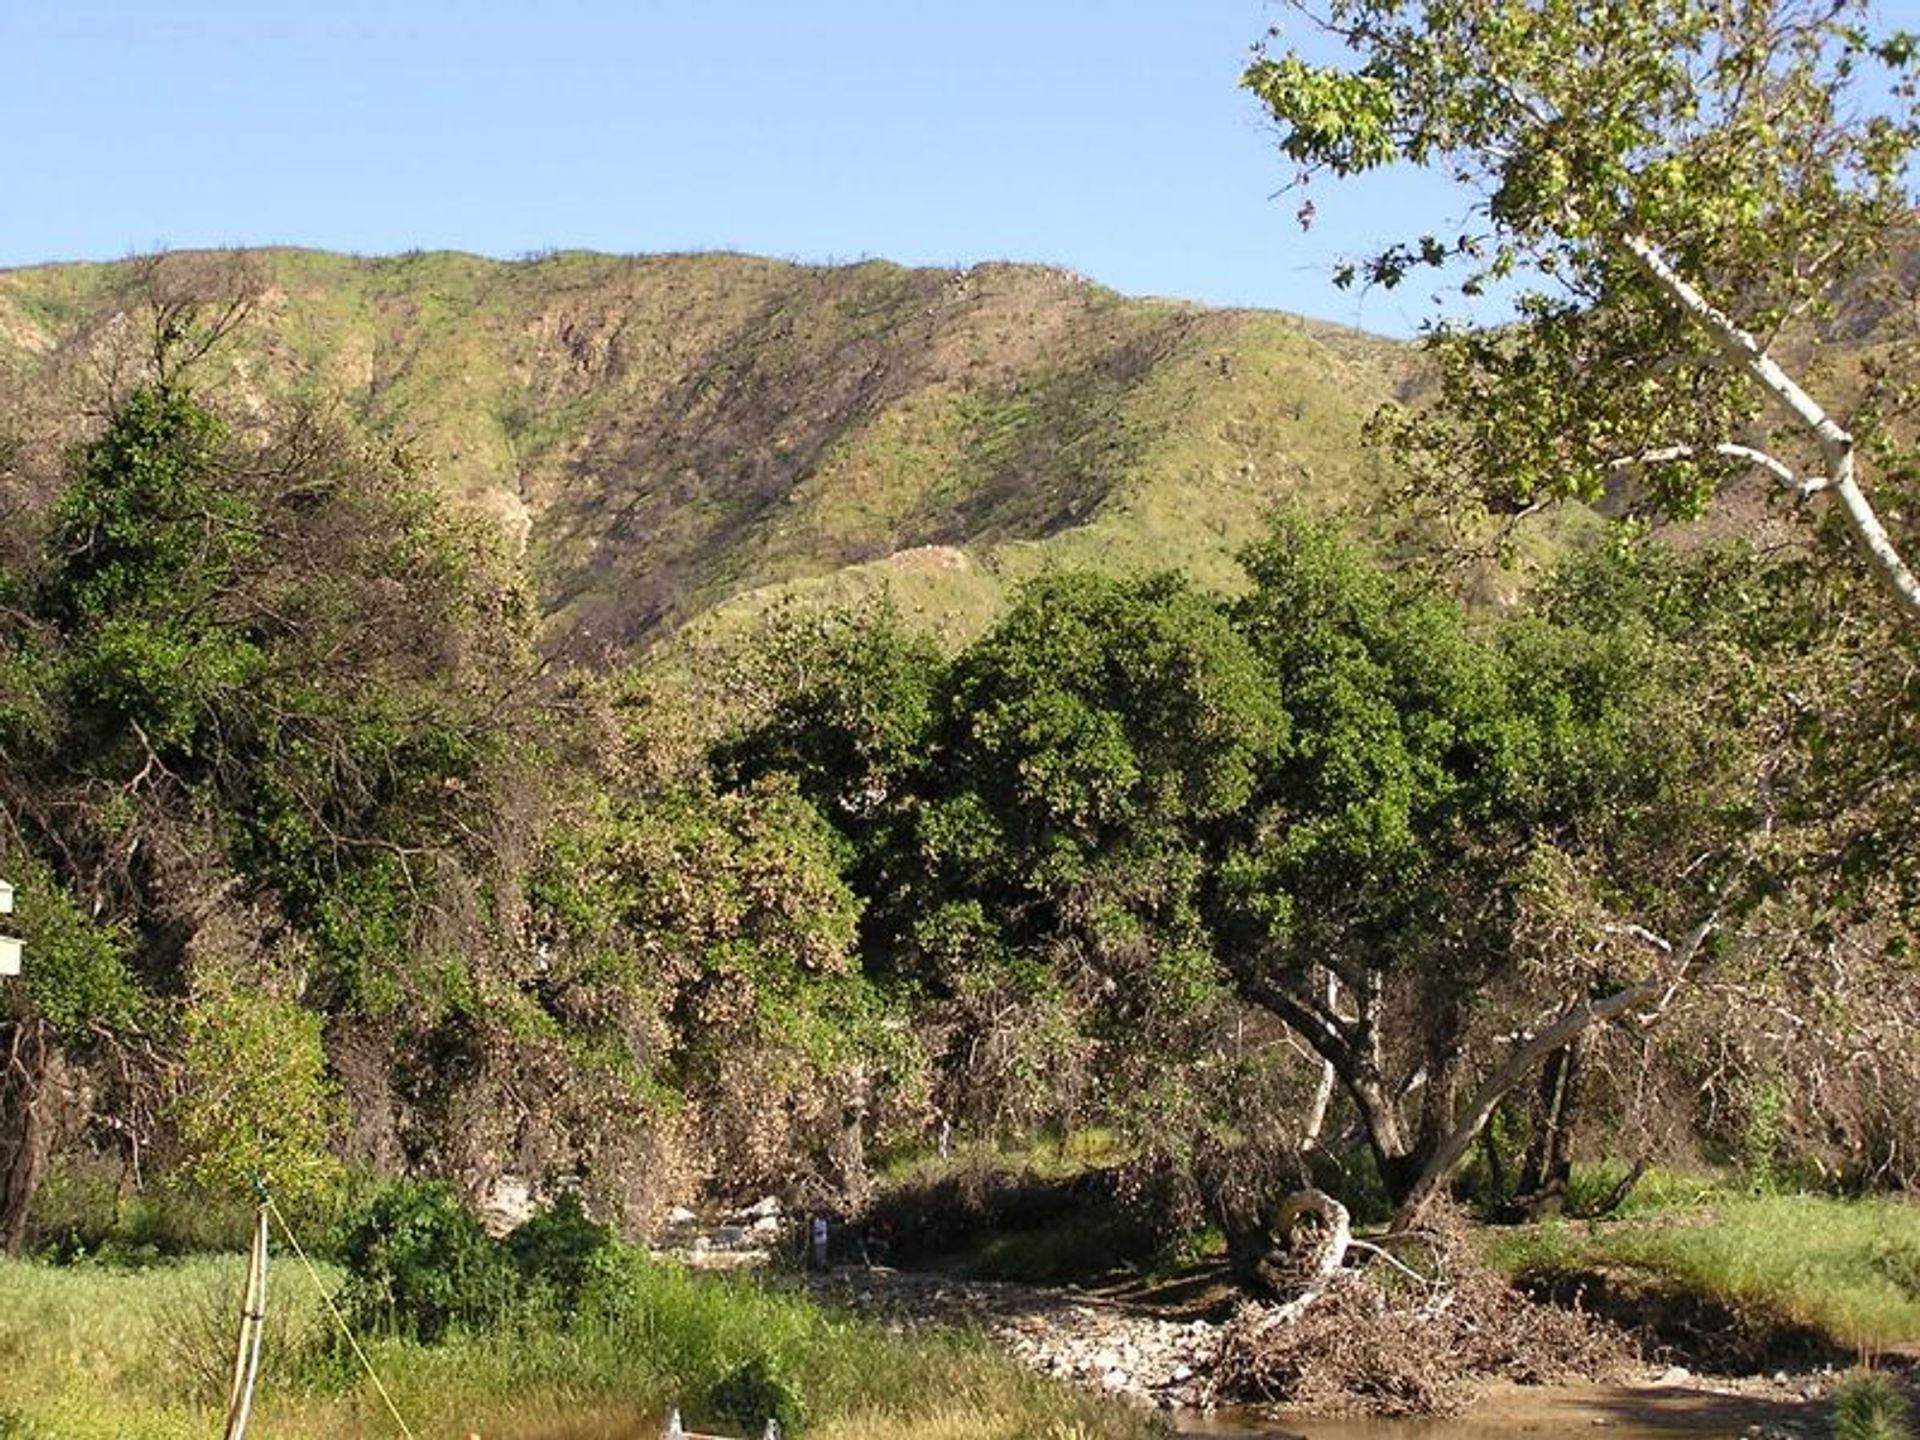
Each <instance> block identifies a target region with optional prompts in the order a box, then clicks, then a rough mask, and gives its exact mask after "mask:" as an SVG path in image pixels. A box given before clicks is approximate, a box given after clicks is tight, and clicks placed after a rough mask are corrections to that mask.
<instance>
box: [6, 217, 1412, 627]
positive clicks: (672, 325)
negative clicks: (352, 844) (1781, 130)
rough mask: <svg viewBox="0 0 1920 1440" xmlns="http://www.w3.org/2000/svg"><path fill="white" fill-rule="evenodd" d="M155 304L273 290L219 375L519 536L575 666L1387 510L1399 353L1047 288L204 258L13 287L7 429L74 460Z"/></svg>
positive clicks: (935, 619) (713, 266) (850, 274)
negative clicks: (353, 430) (786, 607)
mask: <svg viewBox="0 0 1920 1440" xmlns="http://www.w3.org/2000/svg"><path fill="white" fill-rule="evenodd" d="M156 288H158V289H160V290H162V291H164V292H166V293H169V294H180V293H189V294H194V295H197V296H200V297H201V298H203V299H217V298H218V297H220V296H223V295H226V294H231V293H234V292H236V291H242V292H246V293H250V294H252V295H253V296H254V297H255V299H254V303H253V306H252V311H251V314H250V315H249V316H248V318H247V319H246V321H245V322H244V324H243V325H242V326H241V327H240V328H239V329H238V330H237V331H236V332H235V334H234V336H233V337H232V338H231V339H230V340H229V341H228V342H227V343H225V344H224V345H223V346H222V347H220V348H219V349H218V350H216V351H215V352H214V353H213V354H212V355H211V356H210V357H209V358H208V360H207V361H205V362H204V364H203V369H202V371H201V374H200V379H199V383H200V385H201V386H202V387H203V388H204V389H205V390H207V391H208V392H210V393H211V394H213V395H214V396H216V397H218V398H220V399H221V400H223V401H224V402H226V403H227V404H228V405H229V406H230V407H232V408H237V409H238V410H239V411H240V412H241V413H243V414H244V413H249V412H252V413H264V412H265V411H266V410H267V409H269V408H270V407H272V406H274V405H276V404H278V403H280V402H283V401H285V400H289V399H295V398H301V399H306V400H313V401H320V402H322V403H332V404H337V405H339V406H341V407H343V408H344V409H345V410H346V411H347V412H348V413H349V414H350V415H351V416H352V417H353V418H354V419H355V420H356V421H357V422H358V423H359V424H360V425H361V426H363V427H364V428H365V429H366V430H367V432H368V433H370V434H372V435H374V436H377V437H379V438H381V439H382V440H383V441H392V442H399V443H404V444H405V446H406V447H407V448H408V450H409V451H410V452H411V453H412V454H413V455H414V456H415V457H417V458H418V459H419V460H420V461H422V462H423V463H425V464H426V465H427V466H428V467H429V468H430V470H431V471H432V473H433V474H434V475H435V476H436V477H437V478H438V479H439V480H440V481H441V483H442V484H444V485H445V487H446V488H447V489H448V490H449V491H451V492H452V493H454V494H456V495H458V496H461V497H463V498H464V499H465V500H467V501H468V502H470V503H472V504H473V505H476V506H478V507H481V508H482V509H484V510H485V511H486V512H488V513H490V514H493V515H495V516H497V517H498V519H499V522H500V523H501V524H502V525H503V526H505V527H507V528H508V530H509V532H510V533H511V534H513V535H514V536H515V537H516V539H517V540H518V542H519V543H520V544H521V545H522V547H523V551H524V554H525V557H526V562H527V564H528V565H529V567H530V568H531V570H532V573H533V574H534V576H535V577H536V580H537V583H538V587H539V593H540V597H541V602H542V608H543V610H544V612H545V615H546V625H547V632H546V633H547V637H548V642H549V644H550V646H552V647H554V648H559V649H566V650H569V651H572V652H573V653H576V654H580V655H583V656H592V655H594V654H598V653H602V652H603V651H604V650H605V649H606V648H607V647H612V648H614V649H618V650H627V649H629V648H631V647H634V646H640V645H645V644H647V643H649V642H651V641H654V640H656V639H658V638H660V637H661V636H663V635H664V634H666V633H669V632H671V631H672V630H674V629H676V628H678V627H680V626H682V625H684V624H685V623H687V622H688V621H689V620H691V619H693V618H694V617H696V616H698V615H701V614H702V613H704V612H707V611H710V610H712V609H714V607H716V606H722V605H724V604H726V603H727V602H729V601H732V602H734V604H733V607H732V608H734V609H738V608H741V607H746V608H752V607H756V606H758V605H760V604H763V603H765V602H766V600H767V599H768V598H769V597H770V596H774V595H778V594H781V593H785V592H786V591H787V590H789V589H791V588H796V587H797V588H801V589H804V590H807V591H817V592H820V593H824V594H828V595H833V596H852V595H857V594H862V593H867V592H871V591H875V590H879V589H882V588H885V589H888V590H890V591H891V592H892V593H893V594H894V595H895V597H896V599H897V600H898V601H899V603H900V604H901V605H902V606H903V608H904V609H906V611H907V612H908V613H909V614H911V615H913V616H915V617H917V619H918V620H919V621H920V623H923V624H925V625H927V626H929V627H931V628H935V629H938V630H939V631H941V632H943V633H945V634H946V635H948V636H949V637H950V638H958V637H962V636H965V635H968V634H971V633H972V632H974V631H976V630H977V629H978V628H979V627H980V625H981V624H982V623H983V622H984V620H985V618H986V616H988V615H989V614H991V613H992V612H993V611H994V610H995V609H997V607H998V604H999V601H1000V599H1001V597H1002V595H1003V594H1004V592H1005V590H1006V588H1007V586H1008V584H1009V583H1010V582H1012V581H1015V580H1018V579H1020V578H1024V577H1026V576H1028V575H1031V574H1033V573H1035V572H1036V571H1038V570H1040V569H1042V568H1044V567H1046V566H1048V565H1049V564H1053V563H1060V562H1072V563H1091V564H1095V565H1098V566H1101V567H1103V568H1112V569H1122V570H1131V569H1144V568H1158V567H1162V566H1170V565H1177V566H1183V567H1186V568H1188V569H1190V570H1192V571H1193V572H1195V573H1196V574H1198V575H1199V576H1201V577H1203V578H1207V579H1218V578H1223V577H1224V576H1226V575H1227V574H1228V573H1229V572H1228V568H1227V564H1226V560H1227V557H1228V556H1229V555H1231V553H1232V552H1233V551H1234V550H1236V549H1237V548H1238V547H1239V546H1240V545H1242V544H1243V543H1245V542H1246V541H1247V540H1248V539H1249V538H1250V537H1251V536H1252V535H1253V534H1254V533H1255V530H1256V528H1257V526H1258V522H1259V517H1260V516H1261V515H1262V514H1263V513H1264V512H1265V511H1266V509H1267V508H1268V507H1270V506H1271V505H1272V503H1273V502H1274V501H1275V500H1276V499H1278V498H1280V497H1282V496H1288V495H1304V496H1307V497H1310V498H1311V499H1312V500H1313V501H1314V502H1315V503H1318V504H1324V505H1327V506H1341V507H1345V506H1354V505H1364V503H1365V501H1366V499H1367V497H1369V496H1370V495H1372V494H1374V493H1375V487H1374V486H1373V485H1372V484H1371V483H1370V482H1369V476H1368V475H1367V473H1366V472H1365V469H1364V467H1365V465H1366V464H1367V462H1366V460H1365V458H1364V456H1363V454H1362V451H1361V447H1360V446H1359V445H1358V444H1357V440H1358V431H1359V427H1360V425H1361V423H1362V421H1363V420H1364V419H1365V417H1366V415H1367V414H1368V413H1369V412H1370V411H1371V410H1372V408H1373V407H1374V406H1375V405H1376V404H1377V403H1378V402H1379V400H1381V399H1382V398H1384V397H1385V396H1387V395H1388V394H1389V393H1391V392H1392V390H1393V388H1394V387H1395V385H1396V384H1399V383H1402V379H1401V377H1402V372H1403V371H1404V368H1405V367H1406V365H1407V363H1408V360H1407V352H1406V350H1405V349H1404V347H1399V346H1396V345H1393V344H1391V343H1390V342H1386V341H1379V340H1374V339H1371V338H1368V337H1364V336H1360V335H1357V334H1353V333H1348V332H1341V331H1338V330H1335V329H1333V328H1331V327H1325V326H1319V325H1314V324H1311V323H1309V322H1305V321H1301V320H1298V319H1294V318H1291V317H1288V316H1283V315H1278V314H1272V313H1265V312H1257V311H1227V310H1209V309H1205V308H1202V307H1198V306H1194V305H1188V304H1182V303H1178V302H1169V301H1159V300H1135V299H1128V298H1125V297H1123V296H1120V295H1118V294H1115V293H1114V292H1112V291H1109V290H1105V289H1103V288H1101V287H1099V286H1096V285H1093V284H1090V283H1088V282H1087V281H1085V280H1083V279H1081V278H1080V277H1078V276H1075V275H1072V274H1069V273H1066V272H1064V271H1060V270H1054V269H1047V268H1043V267H1036V266H1022V265H1005V264H990V265H979V266H974V267H971V268H969V269H965V270H910V269H905V268H902V267H900V266H896V265H890V264H885V263H881V262H869V263H864V264H859V265H850V266H840V267H815V266H800V265H793V264H786V263H782V262H777V261H771V260H762V259H755V258H752V257H747V256H740V255H728V254H705V255H675V256H646V257H634V258H621V257H614V256H606V255H595V254H583V253H562V254H554V255H550V256H546V257H542V258H538V259H529V260H524V261H517V262H499V261H492V260H485V259H481V258H477V257H474V256H470V255H462V254H450V253H434V254H414V255H407V256H402V257H396V258H391V259H361V258H354V257H348V256H341V255H331V254H324V253H319V252H313V251H302V250H273V251H262V252H248V253H234V254H220V253H199V254H190V253H183V254H177V255H170V256H165V257H161V258H160V259H158V260H150V261H143V262H123V263H120V264H113V265H62V266H48V267H41V268H36V269H30V270H19V271H12V272H8V273H4V274H0V374H3V375H5V376H6V377H7V379H8V388H9V389H10V390H12V391H13V392H14V397H15V401H16V403H15V404H14V405H13V406H12V407H11V409H12V410H13V412H14V414H15V415H16V416H22V415H24V416H27V417H29V419H28V420H27V421H16V426H24V428H26V429H27V430H29V431H30V432H32V434H33V435H34V436H35V437H37V438H38V439H40V440H41V441H42V442H44V443H45V444H46V446H47V448H48V449H49V451H50V452H51V451H52V449H53V448H54V442H55V441H57V440H58V439H59V438H62V437H63V436H69V435H70V434H71V433H72V432H73V430H74V429H75V428H76V427H78V426H79V425H81V424H83V423H84V415H85V414H86V413H87V412H88V411H89V410H95V409H97V408H98V404H99V396H100V394H101V393H102V392H104V391H106V390H108V389H109V388H110V386H111V383H112V377H113V376H114V374H116V373H118V372H120V371H123V370H125V369H126V368H127V367H128V366H129V364H130V363H131V360H130V358H129V357H130V356H133V355H136V354H137V352H138V347H139V345H140V344H141V343H142V338H143V327H144V326H150V324H151V321H150V318H149V313H150V310H151V305H150V303H149V296H150V294H151V292H152V291H154V290H155V289H156ZM147 333H150V331H149V332H147Z"/></svg>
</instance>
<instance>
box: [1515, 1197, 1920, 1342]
mask: <svg viewBox="0 0 1920 1440" xmlns="http://www.w3.org/2000/svg"><path fill="white" fill-rule="evenodd" d="M1488 1251H1489V1254H1490V1256H1491V1258H1492V1259H1493V1260H1494V1262H1495V1263H1496V1264H1498V1265H1499V1266H1500V1267H1501V1268H1502V1269H1504V1270H1506V1271H1507V1272H1508V1273H1510V1274H1513V1275H1516V1276H1520V1277H1530V1278H1534V1279H1540V1278H1552V1277H1555V1276H1581V1275H1597V1276H1605V1277H1608V1278H1609V1279H1611V1280H1613V1281H1614V1282H1616V1283H1619V1284H1623V1285H1628V1286H1637V1287H1640V1288H1641V1289H1643V1290H1644V1291H1646V1292H1647V1293H1649V1294H1654V1295H1667V1296H1675V1295H1685V1296H1689V1297H1696V1298H1698V1299H1700V1300H1703V1301H1705V1302H1708V1303H1710V1304H1712V1305H1715V1306H1718V1307H1720V1308H1722V1309H1724V1310H1725V1311H1727V1312H1730V1313H1732V1314H1734V1315H1737V1316H1739V1317H1741V1318H1742V1320H1743V1322H1746V1323H1749V1324H1752V1325H1755V1326H1759V1327H1765V1326H1772V1327H1774V1328H1775V1329H1776V1330H1778V1331H1781V1332H1790V1331H1791V1332H1801V1333H1804V1334H1806V1335H1808V1336H1810V1337H1814V1338H1818V1339H1822V1340H1824V1341H1825V1342H1826V1343H1827V1344H1828V1345H1830V1346H1831V1347H1832V1348H1833V1349H1835V1350H1839V1351H1854V1352H1858V1353H1860V1354H1864V1355H1869V1356H1871V1355H1874V1354H1878V1353H1882V1352H1885V1351H1889V1350H1894V1349H1900V1348H1905V1347H1911V1346H1914V1345H1916V1344H1920V1205H1915V1204H1912V1203H1909V1202H1906V1201H1902V1200H1897V1199H1884V1198H1871V1199H1853V1200H1843V1199H1836V1198H1833V1197H1829V1196H1813V1195H1731V1194H1726V1193H1705V1194H1698V1192H1697V1203H1693V1204H1689V1205H1685V1206H1674V1207H1651V1206H1650V1207H1645V1208H1643V1209H1641V1210H1639V1211H1637V1212H1635V1213H1633V1214H1631V1215H1629V1216H1627V1217H1625V1218H1623V1219H1619V1220H1613V1221H1607V1222H1565V1223H1554V1224H1546V1225H1540V1226H1531V1227H1527V1228H1525V1229H1520V1230H1514V1231H1511V1232H1494V1233H1492V1234H1490V1235H1489V1237H1488Z"/></svg>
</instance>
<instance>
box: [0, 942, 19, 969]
mask: <svg viewBox="0 0 1920 1440" xmlns="http://www.w3.org/2000/svg"><path fill="white" fill-rule="evenodd" d="M21 948H22V947H21V944H20V942H19V941H18V940H16V939H14V938H13V937H12V936H11V935H0V975H18V974H19V973H20V951H21Z"/></svg>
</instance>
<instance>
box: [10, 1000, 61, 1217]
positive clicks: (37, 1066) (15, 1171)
mask: <svg viewBox="0 0 1920 1440" xmlns="http://www.w3.org/2000/svg"><path fill="white" fill-rule="evenodd" d="M6 1047H7V1054H6V1072H5V1074H4V1075H0V1248H4V1249H5V1251H6V1253H7V1254H8V1255H18V1254H19V1253H20V1251H21V1249H22V1248H23V1247H24V1246H25V1244H26V1239H27V1213H28V1211H29V1209H30V1208H31V1206H32V1204H33V1197H34V1192H35V1191H37V1190H38V1189H39V1188H40V1179H41V1176H42V1175H43V1174H44V1173H45V1171H46V1165H47V1148H48V1143H49V1140H50V1138H51V1136H50V1133H49V1128H48V1124H47V1115H46V1102H47V1091H48V1080H49V1076H50V1072H51V1069H52V1064H53V1050H52V1046H51V1045H50V1044H49V1043H48V1039H47V1030H46V1024H45V1022H43V1021H40V1020H21V1021H17V1022H15V1023H14V1024H13V1025H12V1026H11V1027H10V1030H9V1033H8V1035H7V1041H6Z"/></svg>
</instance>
